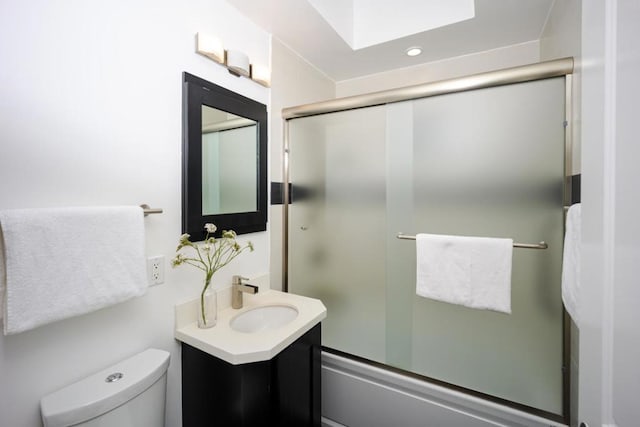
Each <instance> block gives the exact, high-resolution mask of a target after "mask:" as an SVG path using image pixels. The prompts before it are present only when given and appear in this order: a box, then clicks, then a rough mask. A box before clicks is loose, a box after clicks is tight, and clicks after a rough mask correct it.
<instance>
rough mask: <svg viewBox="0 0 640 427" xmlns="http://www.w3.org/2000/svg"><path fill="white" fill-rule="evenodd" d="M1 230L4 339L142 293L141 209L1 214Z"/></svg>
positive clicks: (21, 210) (144, 285) (144, 275)
mask: <svg viewBox="0 0 640 427" xmlns="http://www.w3.org/2000/svg"><path fill="white" fill-rule="evenodd" d="M0 228H1V230H2V236H1V237H2V240H3V242H4V263H2V262H0V264H4V273H5V274H4V275H0V288H2V287H3V286H2V285H4V287H5V289H4V290H3V291H4V292H0V295H1V294H2V293H4V300H3V302H2V306H3V308H4V310H3V313H2V314H3V321H4V322H3V323H4V333H5V335H8V334H15V333H19V332H23V331H26V330H29V329H32V328H35V327H37V326H40V325H44V324H46V323H50V322H54V321H56V320H61V319H65V318H68V317H73V316H77V315H80V314H84V313H88V312H91V311H94V310H98V309H100V308H103V307H106V306H109V305H112V304H116V303H119V302H122V301H125V300H127V299H129V298H132V297H134V296H138V295H142V294H143V293H144V292H145V291H146V288H147V277H146V268H145V254H144V245H145V239H144V222H143V212H142V210H141V208H140V207H137V206H116V207H87V208H52V209H16V210H6V211H0ZM0 261H2V259H0ZM3 279H4V280H3ZM3 282H4V283H3Z"/></svg>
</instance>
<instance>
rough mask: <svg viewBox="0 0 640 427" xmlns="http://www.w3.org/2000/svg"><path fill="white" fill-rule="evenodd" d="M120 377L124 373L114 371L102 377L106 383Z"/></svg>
mask: <svg viewBox="0 0 640 427" xmlns="http://www.w3.org/2000/svg"><path fill="white" fill-rule="evenodd" d="M122 377H124V375H123V374H122V373H120V372H116V373H115V374H111V375H109V376H108V377H107V378H105V379H104V381H105V382H108V383H114V382H116V381H118V380H119V379H121V378H122Z"/></svg>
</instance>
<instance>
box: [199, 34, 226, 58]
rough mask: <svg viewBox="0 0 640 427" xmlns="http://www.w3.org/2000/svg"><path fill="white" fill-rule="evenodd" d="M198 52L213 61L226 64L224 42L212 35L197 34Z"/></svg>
mask: <svg viewBox="0 0 640 427" xmlns="http://www.w3.org/2000/svg"><path fill="white" fill-rule="evenodd" d="M196 52H198V53H199V54H201V55H204V56H206V57H207V58H209V59H213V60H214V61H216V62H217V63H218V64H224V62H225V50H224V47H223V46H222V41H221V40H220V39H219V38H217V37H215V36H212V35H210V34H204V33H197V34H196Z"/></svg>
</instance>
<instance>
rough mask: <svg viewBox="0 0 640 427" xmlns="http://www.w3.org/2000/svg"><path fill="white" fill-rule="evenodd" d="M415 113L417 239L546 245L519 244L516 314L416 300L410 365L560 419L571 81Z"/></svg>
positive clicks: (502, 90)
mask: <svg viewBox="0 0 640 427" xmlns="http://www.w3.org/2000/svg"><path fill="white" fill-rule="evenodd" d="M413 108H414V152H413V163H414V167H413V171H414V174H413V176H414V183H413V189H414V190H413V191H414V209H413V213H414V228H413V231H412V234H413V233H414V232H415V233H418V232H429V233H437V234H456V235H468V236H486V237H509V238H512V239H514V241H516V242H523V243H537V242H540V241H541V240H544V241H546V242H547V243H548V244H549V249H547V250H532V249H514V252H513V266H512V314H511V315H506V314H502V313H497V312H491V311H483V310H474V309H469V308H465V307H461V306H456V305H451V304H446V303H441V302H436V301H433V300H429V299H426V298H421V297H418V296H414V297H413V307H412V313H413V325H412V326H413V339H412V343H413V348H412V352H411V359H412V364H411V369H410V370H412V371H414V372H417V373H420V374H423V375H426V376H429V377H432V378H436V379H440V380H443V381H446V382H449V383H453V384H457V385H460V386H463V387H466V388H471V389H473V390H477V391H481V392H483V393H487V394H491V395H494V396H498V397H502V398H505V399H508V400H512V401H515V402H518V403H523V404H525V405H528V406H532V407H535V408H540V409H544V410H546V411H548V412H553V413H557V414H559V413H561V412H562V375H561V372H562V371H561V369H562V305H561V298H560V269H561V264H560V261H561V250H562V236H563V208H562V207H563V182H564V181H563V180H564V127H563V121H564V78H557V79H553V80H542V81H537V82H532V83H525V84H518V85H510V86H502V87H497V88H492V89H484V90H476V91H470V92H464V93H459V94H452V95H448V96H441V97H433V98H426V99H423V100H419V101H415V102H414V103H413ZM389 255H390V256H392V254H389ZM413 280H415V274H414V276H413ZM409 288H411V286H409ZM411 292H413V289H411ZM445 319H446V320H445ZM434 349H438V350H437V351H434Z"/></svg>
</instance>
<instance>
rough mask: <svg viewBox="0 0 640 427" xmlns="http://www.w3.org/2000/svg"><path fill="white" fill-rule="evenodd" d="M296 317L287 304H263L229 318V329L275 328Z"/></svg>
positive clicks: (256, 330)
mask: <svg viewBox="0 0 640 427" xmlns="http://www.w3.org/2000/svg"><path fill="white" fill-rule="evenodd" d="M296 317H298V310H296V309H295V308H294V307H291V306H289V305H263V306H260V307H256V308H252V309H251V310H248V311H245V312H244V313H240V314H238V315H237V316H235V317H234V318H233V319H231V322H229V325H230V326H231V329H233V330H235V331H238V332H260V331H266V330H271V329H277V328H279V327H281V326H284V325H286V324H287V323H289V322H291V321H292V320H293V319H295V318H296Z"/></svg>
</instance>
